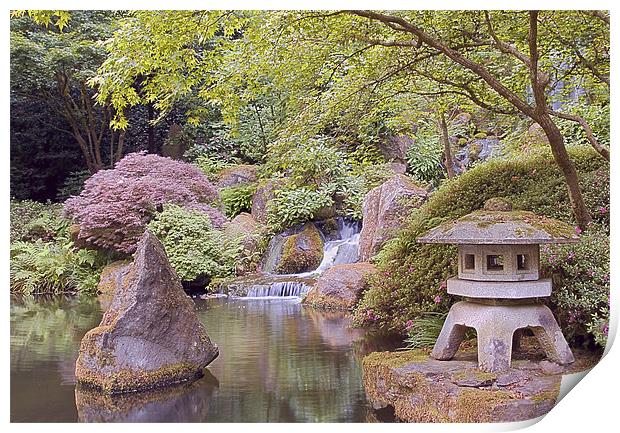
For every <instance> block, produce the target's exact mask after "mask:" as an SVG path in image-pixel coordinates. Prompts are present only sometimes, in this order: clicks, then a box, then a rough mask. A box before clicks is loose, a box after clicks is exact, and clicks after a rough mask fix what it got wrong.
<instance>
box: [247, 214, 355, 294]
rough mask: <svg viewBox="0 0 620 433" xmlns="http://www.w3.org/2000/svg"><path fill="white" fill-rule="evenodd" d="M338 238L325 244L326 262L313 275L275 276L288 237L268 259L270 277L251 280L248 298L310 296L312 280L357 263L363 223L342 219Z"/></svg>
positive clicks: (266, 267)
mask: <svg viewBox="0 0 620 433" xmlns="http://www.w3.org/2000/svg"><path fill="white" fill-rule="evenodd" d="M337 221H338V232H337V239H333V240H329V241H327V242H325V244H324V246H323V260H322V261H321V263H320V264H319V266H318V267H317V268H316V269H315V270H313V271H309V272H303V273H299V274H286V275H278V274H274V273H273V270H274V269H275V268H276V265H277V262H278V260H279V248H281V246H282V244H283V242H284V237H282V239H276V241H274V242H272V245H271V246H270V247H271V248H270V250H269V251H268V252H267V255H266V258H265V265H264V267H263V270H264V271H265V273H266V275H264V276H263V277H260V278H258V279H256V280H255V281H251V282H250V281H248V283H247V284H248V285H249V286H250V287H249V288H248V290H247V295H246V296H244V297H246V298H267V297H299V296H302V295H304V294H306V293H307V292H308V291H309V290H310V288H311V287H312V283H311V281H312V280H313V279H315V278H317V277H318V276H319V275H321V273H323V272H324V271H326V270H327V269H329V268H331V267H332V266H334V265H341V264H347V263H355V262H357V260H358V254H359V240H360V230H361V224H360V223H359V222H357V221H350V220H345V219H344V218H338V220H337Z"/></svg>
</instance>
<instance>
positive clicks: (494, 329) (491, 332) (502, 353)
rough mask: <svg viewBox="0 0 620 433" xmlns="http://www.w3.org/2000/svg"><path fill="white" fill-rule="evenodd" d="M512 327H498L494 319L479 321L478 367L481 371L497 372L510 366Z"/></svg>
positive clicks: (477, 330)
mask: <svg viewBox="0 0 620 433" xmlns="http://www.w3.org/2000/svg"><path fill="white" fill-rule="evenodd" d="M514 331H515V330H514V329H513V328H510V327H499V326H497V323H496V322H495V323H494V321H488V322H482V323H479V326H478V327H477V329H476V332H477V334H478V367H479V368H480V369H481V370H483V371H488V372H499V371H505V370H508V369H509V368H510V360H511V357H512V339H513V335H514Z"/></svg>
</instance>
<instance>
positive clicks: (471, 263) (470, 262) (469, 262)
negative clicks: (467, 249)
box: [463, 254, 476, 271]
mask: <svg viewBox="0 0 620 433" xmlns="http://www.w3.org/2000/svg"><path fill="white" fill-rule="evenodd" d="M463 269H465V270H468V271H473V270H474V269H476V256H475V255H474V254H465V256H464V258H463Z"/></svg>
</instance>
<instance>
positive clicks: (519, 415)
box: [363, 349, 595, 422]
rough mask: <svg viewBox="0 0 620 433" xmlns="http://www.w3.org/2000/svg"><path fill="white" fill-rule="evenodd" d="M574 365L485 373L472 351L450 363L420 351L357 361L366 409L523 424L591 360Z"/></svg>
mask: <svg viewBox="0 0 620 433" xmlns="http://www.w3.org/2000/svg"><path fill="white" fill-rule="evenodd" d="M528 356H530V355H529V354H528ZM577 361H578V362H576V363H575V364H574V365H572V366H567V367H560V368H559V369H556V370H555V371H553V372H552V371H550V370H549V369H548V368H546V366H545V364H544V363H546V361H540V360H537V361H530V360H525V359H520V360H517V361H514V362H513V364H512V367H511V368H510V369H509V370H508V371H506V372H502V373H485V372H482V371H480V370H478V368H477V364H476V352H475V349H471V350H469V351H465V352H462V353H460V354H458V355H457V357H456V358H455V359H454V360H452V361H437V360H434V359H432V358H430V357H429V356H428V354H427V353H426V352H425V351H422V350H409V351H401V352H374V353H371V354H370V355H368V356H366V357H365V358H364V360H363V380H364V387H365V390H366V396H367V398H368V400H369V401H370V403H371V405H372V407H373V408H374V409H384V408H387V407H391V408H392V409H393V410H394V414H395V416H396V418H397V419H398V420H400V421H405V422H512V421H525V420H528V419H532V418H536V417H539V416H542V415H544V414H546V413H547V412H549V411H550V410H551V409H552V408H553V406H554V405H555V402H556V400H557V398H558V395H559V391H560V382H561V379H562V374H568V373H573V372H575V371H579V370H582V369H585V368H590V367H591V365H592V362H595V360H594V359H593V358H592V357H591V356H580V357H578V360H577Z"/></svg>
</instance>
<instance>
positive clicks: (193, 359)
mask: <svg viewBox="0 0 620 433" xmlns="http://www.w3.org/2000/svg"><path fill="white" fill-rule="evenodd" d="M134 257H135V258H134V261H133V263H132V264H131V265H130V266H128V267H126V268H125V270H124V271H123V272H122V273H120V274H119V276H118V277H117V278H120V279H122V284H121V285H119V286H118V287H117V288H116V291H115V293H114V299H113V300H112V304H111V305H110V307H109V308H108V309H107V311H106V312H105V314H104V315H103V318H102V319H101V323H100V324H99V326H98V327H96V328H94V329H91V330H90V331H88V332H87V333H86V335H85V336H84V338H83V339H82V342H81V345H80V353H79V356H78V359H77V362H76V368H75V376H76V379H77V381H78V382H79V383H80V384H84V385H87V386H92V387H95V388H99V389H101V390H102V391H103V392H104V393H108V394H115V393H122V392H132V391H139V390H144V389H150V388H155V387H159V386H164V385H169V384H173V383H179V382H184V381H188V380H192V379H195V378H197V377H200V376H201V375H202V370H203V368H204V367H206V366H207V365H208V364H209V363H210V362H211V361H213V360H214V359H215V358H216V357H217V355H218V353H219V350H218V347H217V345H216V344H214V343H212V342H211V340H210V339H209V336H208V335H207V331H206V330H205V328H204V326H203V324H202V323H201V322H200V320H199V319H198V316H197V315H196V313H195V311H194V304H193V302H192V301H191V299H190V298H189V297H188V296H187V295H186V294H185V292H183V288H182V287H181V281H180V279H179V277H178V276H177V275H176V273H175V272H174V270H173V269H172V267H171V266H170V263H169V262H168V258H167V256H166V253H165V251H164V247H163V245H162V244H161V242H160V241H159V240H158V239H157V238H156V237H155V236H154V235H152V234H151V233H150V232H149V231H146V232H145V233H144V235H143V236H142V238H141V239H140V242H139V243H138V246H137V250H136V253H135V256H134ZM117 281H118V280H117Z"/></svg>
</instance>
